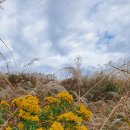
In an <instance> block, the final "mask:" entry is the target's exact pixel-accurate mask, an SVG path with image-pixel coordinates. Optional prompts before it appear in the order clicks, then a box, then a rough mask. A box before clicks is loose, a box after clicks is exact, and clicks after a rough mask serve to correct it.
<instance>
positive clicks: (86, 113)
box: [77, 103, 92, 120]
mask: <svg viewBox="0 0 130 130" xmlns="http://www.w3.org/2000/svg"><path fill="white" fill-rule="evenodd" d="M78 108H79V110H77V112H78V113H79V114H83V115H84V116H85V118H86V119H87V120H89V119H90V118H91V117H92V113H91V112H90V111H89V110H88V109H86V107H85V106H84V105H83V104H82V103H80V104H79V106H78Z"/></svg>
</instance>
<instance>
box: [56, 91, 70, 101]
mask: <svg viewBox="0 0 130 130" xmlns="http://www.w3.org/2000/svg"><path fill="white" fill-rule="evenodd" d="M57 97H58V98H59V99H62V100H65V101H67V102H69V103H73V96H72V95H71V94H69V93H68V92H61V93H59V94H57Z"/></svg>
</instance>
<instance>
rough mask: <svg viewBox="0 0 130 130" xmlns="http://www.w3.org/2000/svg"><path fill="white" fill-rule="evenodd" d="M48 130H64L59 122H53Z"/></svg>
mask: <svg viewBox="0 0 130 130" xmlns="http://www.w3.org/2000/svg"><path fill="white" fill-rule="evenodd" d="M50 130H64V128H63V126H62V124H61V123H60V122H57V121H55V122H54V123H53V124H52V126H51V128H50Z"/></svg>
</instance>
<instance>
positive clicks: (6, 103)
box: [0, 100, 10, 107]
mask: <svg viewBox="0 0 130 130" xmlns="http://www.w3.org/2000/svg"><path fill="white" fill-rule="evenodd" d="M0 105H2V106H6V107H10V105H9V104H8V102H7V101H5V100H2V101H1V103H0Z"/></svg>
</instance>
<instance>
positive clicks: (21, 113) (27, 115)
mask: <svg viewBox="0 0 130 130" xmlns="http://www.w3.org/2000/svg"><path fill="white" fill-rule="evenodd" d="M19 117H20V118H23V119H25V120H31V121H37V122H38V121H39V117H38V115H33V116H32V115H31V114H30V113H29V112H26V111H24V110H22V109H20V111H19Z"/></svg>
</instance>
